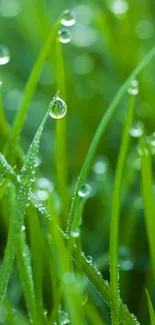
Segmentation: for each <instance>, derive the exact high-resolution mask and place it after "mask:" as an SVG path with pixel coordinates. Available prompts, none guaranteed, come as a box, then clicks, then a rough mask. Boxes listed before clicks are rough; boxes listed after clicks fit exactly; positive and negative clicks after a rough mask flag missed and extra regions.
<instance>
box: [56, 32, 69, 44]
mask: <svg viewBox="0 0 155 325" xmlns="http://www.w3.org/2000/svg"><path fill="white" fill-rule="evenodd" d="M58 38H59V41H60V42H61V43H64V44H66V43H69V42H70V41H71V32H70V31H69V30H68V29H61V30H59V31H58Z"/></svg>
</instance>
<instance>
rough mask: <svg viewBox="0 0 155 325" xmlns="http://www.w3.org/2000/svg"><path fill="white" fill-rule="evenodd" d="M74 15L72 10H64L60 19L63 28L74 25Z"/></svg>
mask: <svg viewBox="0 0 155 325" xmlns="http://www.w3.org/2000/svg"><path fill="white" fill-rule="evenodd" d="M75 21H76V19H75V14H74V12H73V11H72V10H69V9H66V10H65V11H64V12H63V14H62V18H61V24H62V25H64V26H73V25H74V24H75Z"/></svg>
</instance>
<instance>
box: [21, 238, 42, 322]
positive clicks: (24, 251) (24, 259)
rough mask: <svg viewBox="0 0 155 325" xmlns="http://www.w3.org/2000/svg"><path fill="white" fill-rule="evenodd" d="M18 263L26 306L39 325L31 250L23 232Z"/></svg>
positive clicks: (30, 315) (32, 318) (33, 319)
mask: <svg viewBox="0 0 155 325" xmlns="http://www.w3.org/2000/svg"><path fill="white" fill-rule="evenodd" d="M17 261H18V268H19V273H20V277H21V282H22V286H23V289H24V295H25V300H26V305H27V308H28V311H29V318H30V320H31V321H32V323H33V324H35V325H38V320H37V308H36V303H35V292H34V283H33V277H32V268H31V262H30V253H29V248H28V246H27V245H26V242H25V234H24V233H23V232H21V234H20V238H19V245H18V248H17Z"/></svg>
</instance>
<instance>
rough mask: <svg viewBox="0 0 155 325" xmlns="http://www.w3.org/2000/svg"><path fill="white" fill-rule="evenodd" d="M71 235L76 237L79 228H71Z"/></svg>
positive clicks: (78, 234)
mask: <svg viewBox="0 0 155 325" xmlns="http://www.w3.org/2000/svg"><path fill="white" fill-rule="evenodd" d="M71 236H72V237H74V238H78V237H79V236H80V229H79V228H76V229H73V230H71Z"/></svg>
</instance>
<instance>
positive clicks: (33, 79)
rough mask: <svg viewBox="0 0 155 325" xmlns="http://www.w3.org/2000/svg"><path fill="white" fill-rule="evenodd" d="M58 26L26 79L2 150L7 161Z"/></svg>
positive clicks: (50, 35)
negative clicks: (22, 93)
mask: <svg viewBox="0 0 155 325" xmlns="http://www.w3.org/2000/svg"><path fill="white" fill-rule="evenodd" d="M58 26H59V22H58V23H57V24H56V25H55V26H54V28H53V29H52V31H51V32H50V34H49V36H48V38H47V40H46V42H45V44H44V46H43V48H42V50H41V52H40V54H39V57H38V59H37V61H36V63H35V65H34V67H33V69H32V72H31V74H30V77H29V79H28V82H27V85H26V88H25V92H24V95H23V98H22V101H21V103H20V106H19V109H18V113H17V116H16V118H15V122H14V125H13V127H12V130H11V131H10V136H9V139H8V142H7V144H6V147H5V150H4V153H5V156H6V157H7V158H9V161H11V160H12V157H13V155H14V153H15V152H16V150H15V148H16V145H17V142H18V138H19V136H20V133H21V130H22V127H23V124H24V121H25V118H26V114H27V111H28V107H29V104H30V101H31V99H32V97H33V95H34V92H35V89H36V86H37V82H38V79H39V75H40V72H41V68H42V66H43V64H44V62H45V59H46V58H47V56H48V55H49V54H50V51H51V45H52V42H53V40H54V37H55V34H56V32H57V29H58Z"/></svg>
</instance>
